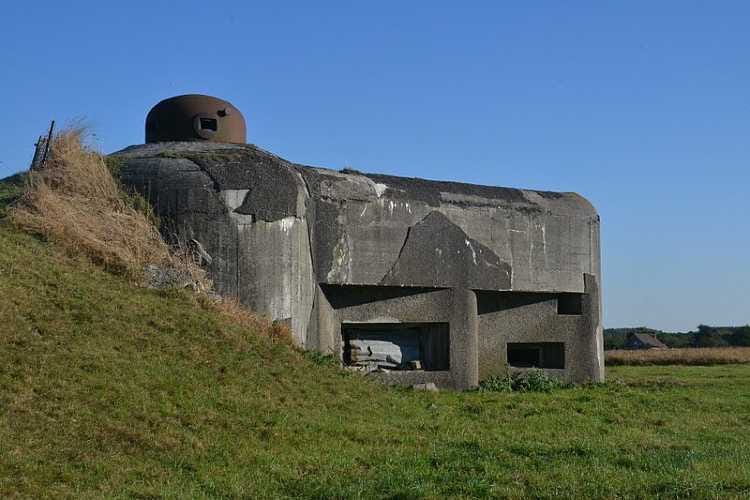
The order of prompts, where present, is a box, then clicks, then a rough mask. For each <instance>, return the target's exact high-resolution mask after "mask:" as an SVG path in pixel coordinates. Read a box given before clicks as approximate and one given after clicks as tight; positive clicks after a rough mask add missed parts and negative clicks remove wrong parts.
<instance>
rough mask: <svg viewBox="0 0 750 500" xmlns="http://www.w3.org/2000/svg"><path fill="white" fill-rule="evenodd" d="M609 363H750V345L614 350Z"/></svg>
mask: <svg viewBox="0 0 750 500" xmlns="http://www.w3.org/2000/svg"><path fill="white" fill-rule="evenodd" d="M606 363H607V364H608V365H725V364H738V363H750V347H701V348H684V349H647V350H633V351H629V350H612V351H607V352H606Z"/></svg>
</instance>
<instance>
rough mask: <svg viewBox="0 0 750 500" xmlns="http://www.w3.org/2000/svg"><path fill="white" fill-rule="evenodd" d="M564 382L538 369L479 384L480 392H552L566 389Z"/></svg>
mask: <svg viewBox="0 0 750 500" xmlns="http://www.w3.org/2000/svg"><path fill="white" fill-rule="evenodd" d="M565 385H566V384H564V383H563V382H562V381H560V380H559V379H557V378H555V377H550V376H549V375H547V374H546V373H544V372H543V371H542V370H538V369H536V368H534V369H531V370H529V371H526V372H516V373H513V374H510V373H506V374H505V375H493V376H491V377H489V378H487V379H485V380H483V381H482V382H481V383H480V384H479V391H480V392H513V391H515V392H550V391H552V390H554V389H559V388H561V387H565Z"/></svg>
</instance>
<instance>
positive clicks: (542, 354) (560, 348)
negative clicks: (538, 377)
mask: <svg viewBox="0 0 750 500" xmlns="http://www.w3.org/2000/svg"><path fill="white" fill-rule="evenodd" d="M508 364H509V365H510V366H512V367H514V368H554V369H564V368H565V343H563V342H536V343H527V342H509V343H508Z"/></svg>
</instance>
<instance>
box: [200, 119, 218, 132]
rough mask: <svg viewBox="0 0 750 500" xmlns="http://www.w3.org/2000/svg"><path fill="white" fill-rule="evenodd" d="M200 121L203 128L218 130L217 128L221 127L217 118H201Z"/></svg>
mask: <svg viewBox="0 0 750 500" xmlns="http://www.w3.org/2000/svg"><path fill="white" fill-rule="evenodd" d="M200 123H201V130H213V131H214V132H216V130H217V129H218V128H219V127H218V123H217V121H216V118H201V119H200Z"/></svg>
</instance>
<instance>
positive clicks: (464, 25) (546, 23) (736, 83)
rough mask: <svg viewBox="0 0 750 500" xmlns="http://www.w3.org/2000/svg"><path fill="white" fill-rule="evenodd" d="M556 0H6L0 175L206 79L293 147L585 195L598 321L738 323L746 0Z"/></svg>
mask: <svg viewBox="0 0 750 500" xmlns="http://www.w3.org/2000/svg"><path fill="white" fill-rule="evenodd" d="M564 4H565V5H563V2H552V1H548V2H543V1H540V2H515V3H514V4H511V3H510V2H451V3H442V2H438V1H431V2H403V1H401V2H388V1H380V2H367V3H365V2H315V4H313V2H299V3H293V2H257V3H256V2H248V1H223V2H205V1H203V2H193V1H182V2H159V1H150V2H141V1H128V2H118V3H116V4H114V3H113V4H111V5H110V3H109V2H102V1H96V2H90V1H75V0H71V1H70V2H49V1H36V2H23V3H22V2H13V3H9V4H8V5H3V8H2V16H1V17H0V96H1V97H0V104H2V111H3V113H2V116H3V126H2V128H1V130H2V133H1V134H0V176H5V175H6V174H11V173H13V172H15V171H18V170H22V169H24V168H25V167H26V165H27V164H28V161H29V159H30V157H31V154H32V149H33V143H34V140H35V138H36V137H37V136H38V135H39V134H40V133H42V132H43V130H44V129H45V128H46V127H47V125H48V123H49V120H50V119H52V118H54V119H56V120H58V121H59V122H63V123H64V122H66V121H69V120H71V119H74V118H84V119H85V120H86V121H87V123H88V124H89V125H91V127H93V130H94V132H95V134H96V141H97V142H98V145H99V147H100V148H101V149H102V150H104V151H106V152H110V151H114V150H117V149H119V148H122V147H124V146H127V145H130V144H136V143H141V142H143V121H144V118H145V114H146V112H147V111H148V109H149V108H150V107H151V106H152V105H153V104H155V103H156V102H157V101H159V100H160V99H162V98H165V97H168V96H172V95H177V94H182V93H206V94H212V95H217V96H220V97H224V98H226V99H228V100H230V101H232V102H233V103H234V104H235V105H236V106H237V107H239V109H241V110H242V111H243V113H244V114H245V117H246V119H247V121H248V139H249V141H250V142H252V143H255V144H258V145H260V146H262V147H264V148H266V149H269V150H271V151H273V152H275V153H277V154H280V155H281V156H284V157H286V158H288V159H290V160H293V161H297V162H301V163H306V164H314V165H323V166H328V167H332V168H343V167H345V166H349V167H352V168H356V169H359V170H364V171H370V172H384V173H391V174H396V175H407V176H419V177H427V178H439V179H454V180H459V181H465V182H474V183H481V184H491V185H500V186H514V187H526V188H534V189H547V190H557V191H576V192H579V193H581V194H582V195H584V196H586V197H587V198H588V199H589V200H591V201H592V202H593V203H594V204H595V206H596V207H597V208H598V210H599V212H600V214H601V218H602V223H603V226H602V243H603V263H604V265H603V274H604V276H603V278H604V294H605V295H604V299H605V325H606V326H608V327H615V326H635V325H649V326H652V327H656V328H664V329H672V330H687V329H691V328H694V327H695V326H696V325H698V324H699V323H708V324H721V325H725V324H746V323H748V322H750V264H748V249H749V248H750V222H748V215H749V214H750V203H749V201H748V200H749V197H748V189H749V188H750V173H749V170H750V29H748V26H750V3H748V2H730V1H726V2H690V1H674V2H672V1H659V2H653V1H648V2H641V1H628V2H624V1H623V2H608V1H596V2H594V1H591V2H565V3H564ZM178 6H179V7H178Z"/></svg>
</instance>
